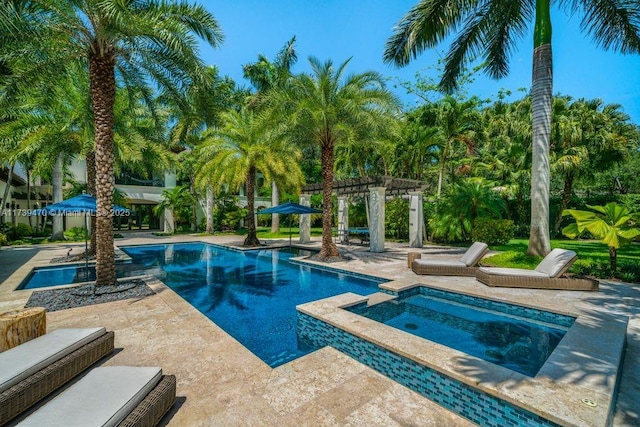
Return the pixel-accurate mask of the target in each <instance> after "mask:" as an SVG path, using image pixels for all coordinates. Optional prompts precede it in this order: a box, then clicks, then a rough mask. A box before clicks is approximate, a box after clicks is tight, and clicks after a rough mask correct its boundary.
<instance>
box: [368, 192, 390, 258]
mask: <svg viewBox="0 0 640 427" xmlns="http://www.w3.org/2000/svg"><path fill="white" fill-rule="evenodd" d="M385 191H386V188H385V187H372V188H370V189H369V195H370V197H371V200H370V201H369V209H370V211H371V212H370V213H369V216H370V221H371V222H370V223H369V248H370V249H371V252H384V205H385Z"/></svg>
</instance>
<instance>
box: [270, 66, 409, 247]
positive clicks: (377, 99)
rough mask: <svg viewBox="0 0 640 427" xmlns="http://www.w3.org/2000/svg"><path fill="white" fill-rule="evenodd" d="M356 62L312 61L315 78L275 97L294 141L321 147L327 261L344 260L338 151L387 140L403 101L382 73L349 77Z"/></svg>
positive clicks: (300, 79) (302, 78) (304, 77)
mask: <svg viewBox="0 0 640 427" xmlns="http://www.w3.org/2000/svg"><path fill="white" fill-rule="evenodd" d="M349 61H350V60H347V61H345V62H343V63H342V64H340V65H339V66H338V67H334V65H333V62H332V61H331V60H328V61H326V62H324V63H322V62H320V61H319V60H318V59H317V58H313V57H310V58H309V62H310V64H311V73H310V74H307V73H304V74H300V75H298V76H295V78H294V79H293V80H292V82H291V85H290V87H289V88H288V89H287V90H286V91H280V92H278V93H277V94H275V95H274V96H273V101H272V102H273V105H274V106H275V107H276V108H275V109H274V111H275V112H277V115H279V117H288V119H287V124H288V125H289V127H290V132H289V138H290V139H291V140H292V141H295V142H298V143H307V142H315V143H317V144H319V145H320V149H321V163H322V184H323V188H322V207H323V212H322V249H321V251H320V256H321V257H336V256H339V253H338V248H337V247H336V245H335V244H334V243H333V241H332V238H331V226H332V221H331V219H332V218H331V212H332V209H331V206H332V201H331V192H332V188H333V168H334V147H335V146H336V144H338V143H341V142H343V141H356V140H358V139H368V140H371V139H373V136H374V135H376V134H378V135H381V134H384V131H385V129H384V127H385V123H387V120H385V116H386V115H388V114H390V113H392V112H395V109H396V108H397V107H398V105H399V103H398V100H397V99H396V98H395V97H394V95H392V94H391V92H389V91H388V90H387V89H386V88H385V85H384V79H383V78H382V76H381V75H380V74H378V73H376V72H372V71H369V72H364V73H359V74H351V75H346V68H347V65H348V64H349Z"/></svg>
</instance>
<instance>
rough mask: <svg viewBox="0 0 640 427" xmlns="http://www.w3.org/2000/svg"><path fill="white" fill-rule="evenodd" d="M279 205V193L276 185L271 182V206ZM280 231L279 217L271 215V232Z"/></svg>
mask: <svg viewBox="0 0 640 427" xmlns="http://www.w3.org/2000/svg"><path fill="white" fill-rule="evenodd" d="M279 204H280V192H279V191H278V185H277V184H276V182H275V181H272V182H271V206H278V205H279ZM279 231H280V215H278V214H273V215H271V232H272V233H278V232H279Z"/></svg>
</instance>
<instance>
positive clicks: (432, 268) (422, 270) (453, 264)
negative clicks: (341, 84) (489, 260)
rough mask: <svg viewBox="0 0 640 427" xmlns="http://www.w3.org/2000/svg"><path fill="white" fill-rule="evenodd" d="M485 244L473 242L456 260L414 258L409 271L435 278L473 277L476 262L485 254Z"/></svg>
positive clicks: (476, 267)
mask: <svg viewBox="0 0 640 427" xmlns="http://www.w3.org/2000/svg"><path fill="white" fill-rule="evenodd" d="M488 250H489V247H488V246H487V244H486V243H482V242H475V243H474V244H473V245H471V246H470V247H469V249H467V251H466V252H465V253H464V255H462V256H461V257H460V259H457V260H435V259H421V258H416V259H414V260H413V262H412V263H411V269H412V270H413V272H414V273H416V274H431V275H436V276H474V275H475V273H476V270H477V269H478V262H480V260H481V259H482V257H483V256H484V255H485V254H486V253H487V251H488Z"/></svg>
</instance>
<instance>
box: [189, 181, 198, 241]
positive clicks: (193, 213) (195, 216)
mask: <svg viewBox="0 0 640 427" xmlns="http://www.w3.org/2000/svg"><path fill="white" fill-rule="evenodd" d="M189 191H190V192H191V195H192V196H193V197H194V198H196V189H195V185H194V183H193V181H191V184H189ZM197 206H198V203H197V202H196V203H194V204H193V205H192V206H191V231H193V232H194V233H197V232H198V212H197V211H196V207H197Z"/></svg>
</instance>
